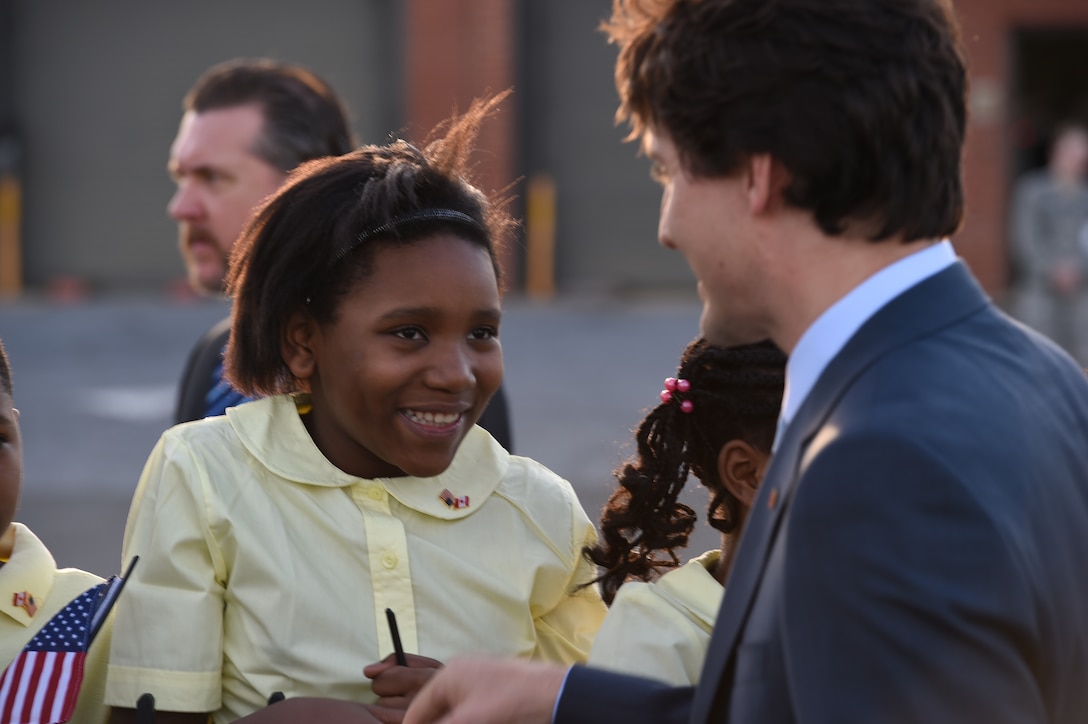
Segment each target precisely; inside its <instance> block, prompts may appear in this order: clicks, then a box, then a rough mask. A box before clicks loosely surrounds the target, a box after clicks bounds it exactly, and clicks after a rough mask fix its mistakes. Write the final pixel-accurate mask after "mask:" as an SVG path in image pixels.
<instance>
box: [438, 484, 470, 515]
mask: <svg viewBox="0 0 1088 724" xmlns="http://www.w3.org/2000/svg"><path fill="white" fill-rule="evenodd" d="M438 499H439V500H441V501H442V502H443V503H445V504H446V505H447V506H448V507H450V508H453V509H455V510H456V509H458V508H467V507H468V496H467V495H461V496H457V495H454V494H453V493H451V492H450V491H449V488H443V489H442V492H441V493H439V494H438Z"/></svg>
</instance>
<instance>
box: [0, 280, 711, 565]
mask: <svg viewBox="0 0 1088 724" xmlns="http://www.w3.org/2000/svg"><path fill="white" fill-rule="evenodd" d="M225 313H226V307H225V306H224V305H223V304H222V303H218V302H196V303H179V302H171V301H167V300H165V299H160V298H148V297H125V298H111V299H100V300H95V301H91V302H84V303H80V304H76V305H58V304H51V303H47V302H40V301H32V300H24V301H19V302H10V301H9V302H0V337H2V338H3V340H4V343H5V345H6V346H7V349H8V353H9V355H10V356H11V357H12V362H13V366H14V369H15V399H16V404H17V406H18V407H19V408H21V410H22V429H23V437H24V450H25V481H24V489H23V500H22V504H21V506H20V512H19V515H18V516H17V519H19V520H22V521H24V522H26V523H27V524H28V525H30V526H31V527H32V528H33V529H34V530H35V531H36V532H37V533H38V534H39V535H40V536H41V537H42V538H43V539H44V540H45V541H46V543H47V544H48V545H49V547H50V548H51V549H52V550H53V552H54V555H55V556H56V558H57V561H58V563H59V564H61V565H62V566H63V565H67V566H78V567H80V568H85V569H87V570H91V571H94V572H95V573H98V574H101V575H108V574H110V573H115V572H117V570H118V569H119V568H120V560H119V557H120V540H121V533H122V530H123V527H124V521H125V516H126V513H127V509H128V501H129V497H130V496H131V493H132V490H133V488H134V486H135V483H136V480H137V478H138V476H139V474H140V470H141V468H142V466H143V462H144V459H145V458H146V456H147V453H148V452H149V451H150V450H151V447H152V446H153V445H154V443H155V440H156V439H157V438H158V436H159V434H160V433H161V431H162V430H163V429H164V428H165V427H166V426H167V425H168V424H169V420H170V414H171V410H172V408H173V400H174V391H175V385H176V382H177V379H178V376H179V375H180V372H181V367H182V364H183V363H184V359H185V355H186V354H187V352H188V349H189V347H190V345H191V344H192V343H193V341H194V340H195V339H196V338H197V337H199V335H200V334H201V333H202V332H203V331H204V330H205V329H206V328H207V327H208V326H210V325H211V324H212V323H213V322H215V321H216V320H218V319H219V318H221V317H222V316H224V315H225ZM698 318H699V306H698V302H697V301H696V300H695V296H694V293H692V294H691V295H690V296H687V295H685V296H683V297H682V298H677V297H675V296H674V297H668V298H662V297H655V298H625V299H616V298H595V297H594V298H589V297H579V298H570V299H560V300H557V301H553V302H550V303H547V304H542V303H532V302H529V301H526V300H519V299H512V300H508V301H507V303H506V318H505V320H504V322H503V335H502V337H503V350H504V353H505V357H506V389H507V394H508V396H509V400H510V406H511V412H512V415H513V426H514V446H515V448H516V451H517V452H518V453H519V454H523V455H528V456H530V457H534V458H536V459H538V460H540V461H541V462H543V463H544V464H546V465H548V466H549V467H551V468H552V469H554V470H556V471H557V472H558V473H559V474H561V475H563V476H564V477H566V478H567V479H568V480H570V481H571V482H572V483H573V484H574V486H575V488H576V489H577V490H578V493H579V496H580V497H581V498H582V502H583V504H584V505H585V507H586V510H587V511H589V513H590V516H591V517H592V518H596V513H597V511H598V510H599V508H600V505H601V503H602V502H603V501H604V499H605V498H606V497H607V495H608V493H609V492H610V490H611V488H612V484H613V481H612V478H611V471H612V469H613V468H614V467H615V466H616V465H617V464H618V463H619V462H620V461H621V460H622V459H623V458H624V457H626V456H627V455H628V454H629V453H630V452H631V442H630V441H631V438H632V435H631V430H632V429H633V428H634V427H635V426H636V425H637V424H638V422H639V421H640V420H641V418H642V412H643V410H644V409H645V408H647V407H648V406H650V405H653V404H655V402H656V399H657V392H658V390H660V388H661V381H662V379H663V378H664V377H666V376H667V375H669V374H671V373H672V372H673V371H674V370H675V365H676V361H677V359H678V358H679V354H680V351H681V350H682V349H683V347H684V345H685V344H686V343H687V342H688V341H690V339H691V338H692V337H693V336H695V334H696V333H697V330H698ZM691 487H692V488H693V490H692V491H691V493H690V495H689V496H688V498H687V500H688V502H689V503H691V504H692V505H693V507H695V508H696V509H697V510H699V511H701V510H702V509H703V508H704V507H705V500H706V499H705V494H704V493H703V491H702V490H701V489H700V488H698V487H697V486H695V485H694V484H691ZM716 545H717V540H716V534H715V533H714V531H712V530H711V529H709V528H707V527H702V528H701V529H700V531H699V532H698V534H697V536H696V537H695V540H693V542H692V545H691V546H690V548H689V552H690V553H691V554H697V553H700V552H702V551H703V550H705V549H708V548H712V547H716Z"/></svg>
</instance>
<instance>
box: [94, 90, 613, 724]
mask: <svg viewBox="0 0 1088 724" xmlns="http://www.w3.org/2000/svg"><path fill="white" fill-rule="evenodd" d="M499 100H501V98H496V99H493V100H491V101H490V102H487V103H477V104H475V105H474V106H473V107H472V109H471V110H470V111H469V113H467V114H466V115H465V116H462V117H460V118H458V119H454V120H453V121H452V122H451V124H450V126H449V129H448V131H447V132H446V134H445V136H444V137H443V138H441V139H440V140H438V141H436V142H434V143H432V144H431V145H429V146H428V147H427V149H426V150H425V151H422V152H421V151H419V150H417V149H416V148H415V147H413V146H411V145H409V144H408V143H405V142H403V141H397V142H395V143H392V144H391V145H388V146H366V147H363V148H361V149H359V150H357V151H355V152H353V153H350V154H347V155H345V156H341V157H338V158H330V159H324V160H320V161H315V162H311V163H310V164H308V165H305V166H303V167H302V168H300V169H299V170H298V171H297V172H296V173H295V174H294V175H293V177H292V178H291V179H289V181H288V182H287V184H286V185H285V186H284V187H283V188H282V189H281V190H280V191H279V192H277V193H276V194H275V195H274V196H272V197H270V199H269V200H268V201H267V202H266V203H265V205H264V206H263V207H262V208H261V209H260V210H259V211H258V212H257V214H256V216H255V218H254V219H253V221H252V222H251V224H250V226H249V227H248V228H247V230H246V232H245V233H244V234H243V236H242V238H241V239H240V240H239V242H238V244H237V246H236V247H235V251H234V257H233V259H232V269H231V273H230V276H229V289H230V291H231V293H232V295H233V296H234V297H235V304H234V319H233V328H232V331H231V343H230V347H229V349H228V351H227V356H226V367H227V372H228V376H229V377H230V379H231V381H232V382H233V384H234V385H235V386H236V387H237V388H238V389H239V390H240V391H242V392H244V393H245V394H247V395H252V396H264V399H260V400H258V401H256V402H252V403H247V404H244V405H241V406H239V407H237V408H234V409H231V410H228V412H227V415H226V416H225V417H219V418H211V419H206V420H201V421H199V422H195V423H190V424H186V425H180V426H178V427H175V428H173V429H171V430H169V431H167V432H166V433H165V434H164V435H163V436H162V438H161V440H160V441H159V443H158V445H157V446H156V447H155V449H154V451H153V452H152V453H151V457H150V459H149V460H148V462H147V465H146V467H145V469H144V473H143V476H142V478H141V480H140V484H139V488H138V490H137V491H136V495H135V498H134V501H133V506H132V511H131V513H130V516H129V522H128V526H127V530H126V532H125V545H124V554H123V555H124V559H125V560H127V559H128V558H130V557H131V556H133V555H139V556H140V557H141V563H140V568H139V569H138V571H139V572H138V573H137V574H136V576H135V578H134V579H133V580H132V581H130V582H129V584H128V587H127V588H126V591H125V596H124V601H123V603H122V605H121V606H120V607H119V609H118V611H117V623H116V632H115V634H114V643H113V655H112V658H111V664H110V672H109V685H108V686H109V688H108V693H107V697H108V701H109V702H110V703H111V704H113V705H114V706H115V707H117V709H115V713H114V720H115V721H126V720H127V717H130V716H131V714H132V712H130V711H123V710H125V709H130V708H132V707H134V706H135V704H136V701H137V699H138V697H140V696H141V695H142V694H143V693H145V692H149V693H151V694H152V695H153V696H154V697H155V701H156V708H157V709H158V710H159V711H160V712H163V711H166V712H176V714H174V715H172V716H169V718H160V719H158V720H161V721H180V722H187V721H194V722H195V721H204V720H205V718H206V716H207V714H209V713H210V714H212V720H213V721H214V722H227V721H234V720H235V719H237V718H238V717H241V716H243V715H246V714H248V713H251V712H253V711H255V710H257V709H259V708H261V707H262V706H263V705H264V704H265V702H266V701H267V700H268V698H269V697H270V695H272V694H273V693H274V692H283V693H284V694H285V695H286V696H287V697H288V698H295V697H315V696H316V697H329V698H334V699H341V700H348V701H355V702H361V703H369V702H373V701H374V700H375V697H376V696H377V695H379V694H380V695H382V696H386V697H388V694H389V693H390V692H389V690H388V687H387V689H386V690H383V691H377V693H375V692H376V690H378V689H379V687H378V685H377V683H375V684H374V687H373V688H372V686H371V682H369V681H368V680H367V679H366V678H364V677H363V676H362V669H363V667H364V665H366V664H368V663H371V662H374V661H378V660H379V659H382V658H383V657H386V656H387V655H388V654H390V653H391V652H392V651H393V643H392V639H391V635H390V632H389V628H388V626H387V622H386V616H385V609H387V608H388V609H391V610H393V611H394V612H395V613H396V618H397V621H398V623H399V629H400V637H401V639H402V641H403V645H404V648H405V650H407V651H409V652H412V653H415V654H420V655H422V656H425V657H431V658H433V659H437V660H440V661H442V660H446V659H447V658H448V657H450V656H451V655H454V654H458V653H468V652H490V653H494V654H503V655H516V656H523V657H531V658H539V659H545V660H550V661H556V662H574V661H580V660H584V658H585V656H586V654H587V652H588V650H589V646H590V643H591V639H592V636H593V634H594V632H595V631H596V629H597V626H598V625H599V623H600V621H601V619H602V618H603V615H604V606H603V604H602V602H601V600H600V597H599V595H598V594H597V593H596V592H595V590H594V589H593V588H592V587H589V588H580V585H581V584H584V583H586V582H587V581H589V580H592V579H593V577H594V571H593V570H592V566H591V565H590V564H589V563H588V561H586V560H585V559H584V558H582V557H581V555H580V551H581V549H582V548H583V546H586V545H592V544H594V543H595V541H596V534H595V532H594V528H593V525H592V523H591V522H590V520H589V519H588V517H587V516H586V514H585V512H584V511H583V510H582V508H581V506H580V504H579V503H578V500H577V498H576V496H575V494H574V491H573V490H572V488H571V487H570V485H569V484H568V483H567V482H566V481H564V480H562V479H560V478H559V477H557V476H556V475H555V474H554V473H552V472H550V471H548V470H547V469H545V468H544V467H542V466H540V465H539V464H537V463H535V462H533V461H531V460H528V459H526V458H521V457H517V456H512V455H510V454H509V453H507V452H506V450H504V449H503V448H502V447H501V446H500V445H499V444H498V443H496V442H495V440H494V439H492V438H491V436H490V435H488V433H487V432H486V431H484V430H483V429H482V428H479V427H476V425H475V423H476V421H477V419H478V418H479V417H480V414H481V413H482V412H483V410H484V407H485V406H486V405H487V402H488V399H489V398H490V397H491V395H492V394H493V393H494V392H495V390H496V389H497V388H498V386H499V383H500V382H501V381H502V375H503V363H502V349H501V346H500V344H499V327H500V321H501V317H502V312H501V305H500V295H499V268H498V264H497V262H496V252H495V249H496V244H497V242H498V241H499V240H500V239H501V238H502V237H503V236H504V235H505V233H506V232H507V231H508V229H509V227H510V225H511V220H510V219H509V217H508V216H507V215H506V214H505V213H504V212H503V211H502V209H501V207H500V206H499V205H497V204H495V203H494V202H492V201H490V200H489V199H488V198H487V197H486V196H485V195H484V194H483V193H481V192H480V191H479V190H478V189H476V188H475V187H473V186H472V185H471V184H470V183H469V182H468V181H467V180H466V167H467V161H468V156H469V154H470V152H471V150H472V144H473V141H474V139H475V136H476V134H477V131H478V129H479V125H480V122H481V121H482V120H483V118H484V117H485V116H486V115H487V113H488V112H489V111H490V110H491V109H492V108H493V107H494V106H495V104H496V103H497V102H498V101H499ZM417 660H419V659H413V661H417ZM397 668H403V667H397ZM368 674H371V675H372V676H373V675H374V674H373V673H372V672H370V671H368ZM402 678H404V677H402ZM404 693H405V695H408V694H410V692H407V691H406V692H404ZM401 700H402V703H403V700H404V697H401ZM388 701H390V699H389V698H386V699H384V700H383V702H382V703H386V702H388ZM182 713H184V714H182ZM160 716H161V715H160Z"/></svg>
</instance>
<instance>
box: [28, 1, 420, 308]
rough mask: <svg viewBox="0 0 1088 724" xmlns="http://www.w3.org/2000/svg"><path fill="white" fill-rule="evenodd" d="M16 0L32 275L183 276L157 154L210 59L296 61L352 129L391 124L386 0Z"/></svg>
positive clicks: (38, 280) (393, 11) (373, 134)
mask: <svg viewBox="0 0 1088 724" xmlns="http://www.w3.org/2000/svg"><path fill="white" fill-rule="evenodd" d="M10 1H12V0H9V2H10ZM14 5H15V12H14V16H15V18H14V36H15V39H16V43H17V47H16V50H15V57H16V59H17V67H16V69H15V70H16V76H15V77H16V91H15V93H16V106H17V109H18V111H17V113H18V116H17V120H18V122H19V126H20V128H21V131H22V141H23V144H22V146H23V148H22V150H23V169H24V184H25V186H24V198H25V208H24V223H23V249H24V260H25V261H24V274H25V278H26V281H27V283H28V285H30V286H31V287H34V286H42V285H45V284H47V283H49V282H50V280H52V279H54V278H56V277H58V276H66V275H72V276H75V277H78V278H81V279H84V280H86V282H87V283H89V284H90V285H91V287H92V288H95V287H107V288H117V287H121V288H134V287H141V288H154V287H161V286H162V285H164V284H167V283H168V282H169V281H170V280H172V279H177V278H180V277H182V276H183V275H184V272H183V270H182V266H181V262H180V259H179V257H178V254H177V251H176V247H175V231H174V226H173V223H172V222H171V221H170V220H169V219H168V217H167V216H166V212H165V208H166V203H167V201H168V199H169V197H170V194H171V192H172V184H171V182H170V180H169V178H168V177H167V175H166V172H165V164H166V158H167V153H168V149H169V144H170V142H171V140H172V139H173V136H174V133H175V132H176V130H177V123H178V119H179V118H180V104H181V98H182V96H183V95H184V94H185V92H186V90H188V88H189V87H190V85H191V84H192V82H193V81H194V80H195V79H196V77H197V76H198V75H199V74H200V73H201V72H202V71H203V70H204V69H205V68H206V67H208V66H209V65H211V64H213V63H216V62H219V61H222V60H227V59H229V58H233V57H237V56H251V57H252V56H270V57H275V58H277V59H280V60H283V61H289V62H296V63H301V64H303V65H306V66H307V67H309V68H310V69H312V70H314V71H315V72H317V73H318V74H319V75H322V76H323V77H325V78H326V79H327V80H329V82H331V83H332V84H333V85H334V86H335V87H336V88H337V89H338V90H340V91H341V92H342V93H343V95H344V96H345V98H346V100H347V103H348V105H349V108H350V109H351V110H352V112H353V115H354V126H355V130H356V132H357V133H358V134H359V135H360V137H361V138H362V139H364V140H383V139H384V138H385V136H386V135H387V134H388V133H389V132H390V131H392V130H395V129H396V128H397V127H398V126H399V125H400V124H401V123H402V117H403V113H402V109H401V105H402V104H401V99H400V95H399V88H400V85H401V83H400V79H401V61H400V52H399V43H398V38H399V35H400V29H399V13H400V9H399V4H398V3H397V2H395V0H367V1H359V0H309V1H308V2H306V3H299V2H292V1H291V0H229V2H224V1H222V0H186V2H183V3H165V2H146V1H145V0H96V2H80V1H79V0H14Z"/></svg>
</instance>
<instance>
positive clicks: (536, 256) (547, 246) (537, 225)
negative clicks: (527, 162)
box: [525, 174, 555, 299]
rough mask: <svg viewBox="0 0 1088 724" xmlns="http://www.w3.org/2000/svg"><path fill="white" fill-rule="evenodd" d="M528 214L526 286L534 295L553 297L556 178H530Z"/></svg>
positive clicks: (535, 297) (534, 296) (538, 175)
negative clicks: (554, 179)
mask: <svg viewBox="0 0 1088 724" xmlns="http://www.w3.org/2000/svg"><path fill="white" fill-rule="evenodd" d="M525 217H526V218H525V224H526V227H527V229H526V246H527V247H528V248H527V252H526V265H525V266H526V268H525V290H526V291H527V292H528V294H529V296H530V297H532V298H534V299H551V298H552V296H553V295H554V294H555V182H554V181H553V180H552V177H551V176H550V175H548V174H537V175H535V176H533V177H532V178H530V179H529V198H528V203H527V204H526V209H525Z"/></svg>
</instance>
